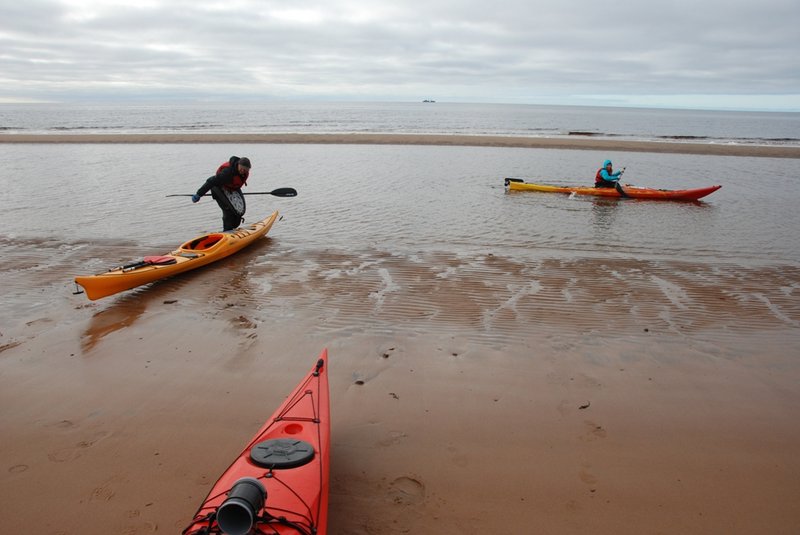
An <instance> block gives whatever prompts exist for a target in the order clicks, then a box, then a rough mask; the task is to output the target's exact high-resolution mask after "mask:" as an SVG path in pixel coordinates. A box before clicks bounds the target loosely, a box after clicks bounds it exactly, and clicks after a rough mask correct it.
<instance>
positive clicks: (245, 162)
mask: <svg viewBox="0 0 800 535" xmlns="http://www.w3.org/2000/svg"><path fill="white" fill-rule="evenodd" d="M239 165H242V166H244V167H247V168H248V169H250V158H240V159H239Z"/></svg>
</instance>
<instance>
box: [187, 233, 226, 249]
mask: <svg viewBox="0 0 800 535" xmlns="http://www.w3.org/2000/svg"><path fill="white" fill-rule="evenodd" d="M221 239H222V234H209V235H207V236H200V237H199V238H197V239H195V240H192V241H191V242H189V246H188V247H187V249H191V250H194V251H204V250H206V249H210V248H211V247H213V246H214V245H216V244H217V242H218V241H219V240H221Z"/></svg>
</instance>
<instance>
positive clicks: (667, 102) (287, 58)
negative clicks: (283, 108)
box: [0, 0, 800, 111]
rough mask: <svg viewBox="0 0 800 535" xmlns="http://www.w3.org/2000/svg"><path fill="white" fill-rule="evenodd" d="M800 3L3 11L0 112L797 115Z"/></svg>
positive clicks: (433, 3)
mask: <svg viewBox="0 0 800 535" xmlns="http://www.w3.org/2000/svg"><path fill="white" fill-rule="evenodd" d="M798 58H800V0H761V1H754V0H661V1H658V2H650V1H647V0H615V1H614V2H603V1H600V0H558V1H547V2H545V1H541V0H494V1H490V2H481V1H477V0H462V1H457V0H427V1H417V0H414V1H403V0H393V1H389V0H383V1H381V0H324V1H323V0H308V1H304V0H298V1H291V0H282V1H272V0H224V1H216V0H213V1H212V0H187V1H184V0H129V1H127V2H118V1H113V0H61V1H58V0H0V102H16V101H56V102H65V101H66V102H68V101H97V100H103V101H106V100H130V99H137V100H164V99H170V100H179V101H191V100H208V99H211V100H222V101H225V100H231V99H247V100H262V99H298V98H300V99H315V100H334V99H335V100H341V99H348V100H370V101H380V100H393V101H394V100H403V101H419V100H422V99H435V100H437V101H441V102H444V101H447V102H453V101H459V102H512V103H513V102H516V103H534V104H540V103H541V104H549V103H554V104H600V105H644V106H671V107H703V108H734V109H775V110H779V109H783V110H794V111H800V61H799V60H798Z"/></svg>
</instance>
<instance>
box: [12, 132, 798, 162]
mask: <svg viewBox="0 0 800 535" xmlns="http://www.w3.org/2000/svg"><path fill="white" fill-rule="evenodd" d="M0 143H232V144H240V145H241V144H245V143H315V144H365V145H439V146H467V147H507V148H538V149H574V150H614V151H624V152H654V153H662V154H698V155H716V156H746V157H751V158H757V157H763V158H800V147H794V146H780V145H735V144H730V145H718V144H710V143H691V142H658V141H620V140H614V139H598V138H593V137H591V136H575V137H569V138H566V137H562V138H547V137H505V136H480V135H474V136H468V135H442V134H430V135H425V134H47V135H42V134H0Z"/></svg>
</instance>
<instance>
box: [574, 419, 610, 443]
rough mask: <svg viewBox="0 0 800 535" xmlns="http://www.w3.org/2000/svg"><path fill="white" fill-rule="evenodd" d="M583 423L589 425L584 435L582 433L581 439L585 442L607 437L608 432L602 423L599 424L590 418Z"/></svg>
mask: <svg viewBox="0 0 800 535" xmlns="http://www.w3.org/2000/svg"><path fill="white" fill-rule="evenodd" d="M583 423H584V424H585V425H586V427H587V430H586V432H585V433H584V434H583V435H581V440H582V441H583V442H592V441H595V440H597V439H601V438H606V436H607V435H608V432H607V431H606V430H605V429H603V426H601V425H597V424H596V423H594V422H592V421H589V420H584V422H583Z"/></svg>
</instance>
